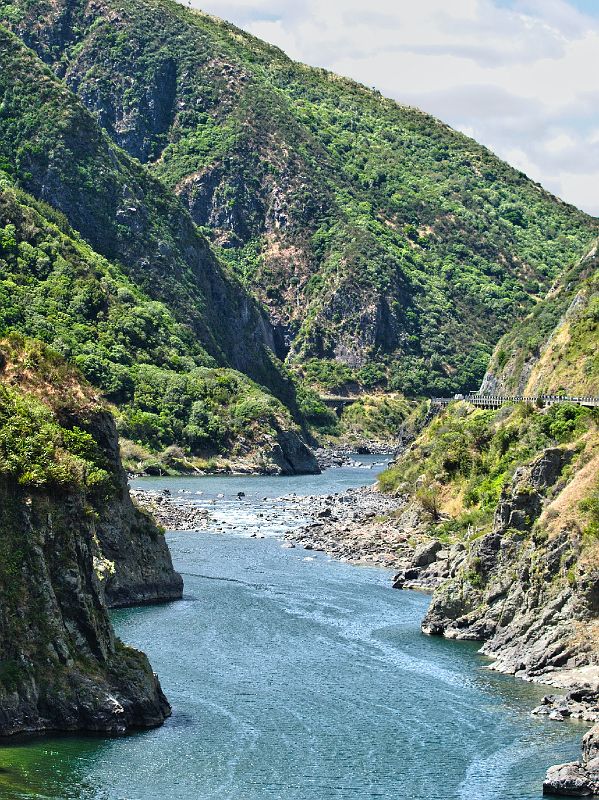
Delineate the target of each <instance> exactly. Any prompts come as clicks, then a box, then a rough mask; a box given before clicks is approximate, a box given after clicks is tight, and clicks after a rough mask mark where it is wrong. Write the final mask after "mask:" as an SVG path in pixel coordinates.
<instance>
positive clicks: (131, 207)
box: [0, 29, 316, 471]
mask: <svg viewBox="0 0 599 800" xmlns="http://www.w3.org/2000/svg"><path fill="white" fill-rule="evenodd" d="M0 44H1V47H0V64H1V65H2V69H1V70H0V96H1V97H2V103H1V106H0V154H1V155H0V299H1V303H0V332H1V333H2V334H5V333H7V332H9V331H12V330H18V331H21V332H23V333H26V334H27V335H29V336H33V337H37V338H39V339H41V340H42V341H45V342H47V343H49V344H51V345H52V346H53V347H54V348H55V349H56V350H57V351H58V352H59V353H61V354H62V355H63V356H64V357H66V358H68V359H69V360H70V361H71V362H72V363H74V364H75V365H76V366H77V367H78V368H79V369H80V370H81V372H82V373H83V374H84V375H85V377H86V378H87V379H88V380H90V381H91V382H92V383H93V384H94V385H95V386H97V387H98V388H99V389H101V390H102V392H103V394H104V395H105V397H106V398H107V399H109V400H110V401H111V402H113V403H115V404H116V405H117V406H118V408H119V409H120V414H119V430H120V433H121V435H122V436H124V437H126V438H129V439H132V440H134V441H136V442H138V443H140V444H142V445H144V447H145V448H149V449H150V450H152V451H154V452H156V451H158V452H161V451H168V448H172V447H173V446H176V447H178V448H183V451H182V452H181V451H180V449H179V450H175V451H173V452H170V451H169V452H167V455H166V462H170V466H171V467H173V468H181V467H184V466H185V465H186V460H185V453H187V454H189V455H191V456H196V455H203V456H211V455H219V454H223V453H233V454H236V455H239V456H245V455H247V453H248V452H253V453H254V456H255V458H259V459H262V460H263V461H264V464H265V467H266V468H268V467H269V466H272V467H273V468H281V469H283V471H293V470H294V469H296V468H297V469H308V470H314V469H315V468H316V466H315V462H314V461H313V460H311V459H310V458H309V457H308V454H307V451H306V450H305V448H304V446H303V444H302V443H301V441H300V439H299V435H301V430H300V427H299V426H298V424H297V423H296V422H295V421H294V420H293V415H294V414H295V415H296V417H298V418H299V412H298V411H297V407H296V402H295V391H294V387H293V384H292V383H291V381H290V379H289V377H288V376H287V375H286V373H285V370H284V368H283V366H282V365H281V363H280V362H278V361H277V359H276V357H275V356H274V354H273V352H272V350H271V348H272V347H273V333H272V328H271V326H270V324H269V322H268V320H267V318H266V316H265V315H264V313H263V312H261V310H260V309H259V308H258V306H257V305H256V303H255V302H254V301H253V300H252V299H251V298H250V297H249V296H248V294H247V293H246V291H245V290H244V289H243V287H242V286H241V285H240V284H239V283H238V282H237V281H236V279H235V278H234V277H231V276H229V275H227V274H226V269H224V268H223V267H222V265H220V264H219V262H218V260H217V258H216V257H215V256H214V255H213V253H212V252H211V250H210V247H209V245H208V243H207V242H206V240H205V239H204V237H203V236H202V235H201V234H200V233H199V232H198V231H197V230H196V229H195V227H194V225H193V222H192V221H191V219H190V218H189V216H188V214H187V213H186V212H185V210H184V209H183V207H182V206H180V204H179V203H178V201H177V200H176V198H174V197H171V196H170V195H169V193H168V190H166V189H165V188H164V187H163V186H162V185H161V184H160V183H159V182H158V181H157V180H155V179H153V178H152V177H151V176H150V175H149V174H148V173H147V171H146V170H145V169H144V168H143V167H142V166H141V165H140V164H139V163H137V162H135V161H134V160H133V159H131V158H130V157H128V156H127V155H126V154H125V153H124V152H122V151H120V150H119V149H118V148H117V147H116V146H115V145H114V144H113V143H112V142H111V141H110V140H109V139H108V137H107V136H106V135H105V134H103V133H102V132H101V131H100V129H99V127H98V125H97V123H96V122H95V120H94V118H93V117H92V116H91V115H90V114H89V113H88V112H87V111H86V110H85V109H84V108H83V106H82V105H81V104H80V103H79V101H78V100H77V99H76V97H75V96H74V95H73V94H72V93H71V92H70V91H69V90H68V89H66V88H65V87H64V86H62V85H61V83H60V82H59V81H58V80H57V79H56V78H55V77H54V76H53V75H52V73H51V72H49V71H48V70H47V68H45V67H44V66H43V65H42V63H41V62H40V61H39V60H38V59H37V58H36V56H35V55H34V54H33V53H31V51H28V50H27V49H26V48H25V47H24V46H23V44H22V43H21V42H20V41H19V39H18V38H17V37H15V36H13V35H12V34H10V33H9V32H7V31H6V30H3V29H0ZM23 187H24V188H26V189H27V190H28V191H24V188H23ZM100 253H101V254H102V255H100ZM233 366H235V367H237V368H239V369H240V370H243V372H244V373H246V374H242V373H240V372H237V371H235V370H234V369H231V367H233ZM252 377H253V378H254V379H256V381H258V383H256V382H254V381H253V380H252ZM269 389H270V390H271V391H272V392H273V393H274V394H275V395H279V397H280V398H282V399H281V400H279V399H277V398H276V397H275V396H273V394H270V393H269V391H268V390H269ZM284 403H285V404H286V405H284ZM273 455H274V460H273V458H272V457H271V456H273ZM255 458H254V461H255ZM155 461H156V459H155V458H150V459H149V460H148V453H147V450H146V451H142V453H141V456H140V457H138V458H137V466H138V467H139V468H142V469H143V468H145V467H146V466H149V464H150V463H151V462H155ZM166 462H160V461H159V462H157V463H158V467H159V468H164V467H165V466H169V463H166ZM261 463H262V462H261ZM187 466H188V467H189V464H187Z"/></svg>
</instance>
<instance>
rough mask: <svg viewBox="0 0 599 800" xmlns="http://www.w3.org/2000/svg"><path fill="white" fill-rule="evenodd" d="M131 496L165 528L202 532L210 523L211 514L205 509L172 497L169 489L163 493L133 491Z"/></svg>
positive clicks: (141, 490) (136, 503) (142, 490)
mask: <svg viewBox="0 0 599 800" xmlns="http://www.w3.org/2000/svg"><path fill="white" fill-rule="evenodd" d="M130 494H131V498H132V500H133V502H134V503H135V505H136V506H138V508H141V509H143V510H144V511H147V512H149V513H150V514H152V516H153V517H154V519H155V520H156V522H157V523H158V524H159V525H161V526H162V527H163V528H167V529H170V530H177V531H202V530H206V529H207V528H208V525H209V523H210V513H209V512H208V511H207V510H206V509H205V508H198V506H197V505H195V504H194V503H191V502H189V501H186V500H184V499H182V498H180V497H177V498H174V497H172V496H171V493H170V491H169V490H168V489H164V490H163V491H162V492H154V491H147V490H145V489H131V490H130Z"/></svg>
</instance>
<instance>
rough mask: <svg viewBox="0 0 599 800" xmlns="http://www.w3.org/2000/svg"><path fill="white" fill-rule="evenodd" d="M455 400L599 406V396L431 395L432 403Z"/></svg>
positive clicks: (477, 403) (488, 404)
mask: <svg viewBox="0 0 599 800" xmlns="http://www.w3.org/2000/svg"><path fill="white" fill-rule="evenodd" d="M455 400H463V401H464V402H466V403H471V404H472V405H473V406H478V407H479V408H500V407H501V406H503V405H506V404H507V403H532V404H533V405H537V406H553V405H556V404H557V403H574V405H577V406H585V407H586V408H599V397H571V396H569V395H555V394H540V395H534V396H530V395H520V394H513V395H499V394H466V395H462V394H456V395H454V396H453V397H431V404H432V405H436V406H448V405H449V404H450V403H453V402H454V401H455Z"/></svg>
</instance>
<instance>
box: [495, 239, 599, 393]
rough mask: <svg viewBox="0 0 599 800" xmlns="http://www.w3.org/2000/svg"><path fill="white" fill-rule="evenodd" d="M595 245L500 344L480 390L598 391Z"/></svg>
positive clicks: (598, 312) (598, 264)
mask: <svg viewBox="0 0 599 800" xmlns="http://www.w3.org/2000/svg"><path fill="white" fill-rule="evenodd" d="M598 341H599V259H598V257H597V243H595V244H594V245H593V246H592V247H591V249H590V250H589V251H588V252H587V253H586V254H585V256H584V257H583V258H582V259H581V260H580V261H579V262H578V263H577V264H575V266H573V267H572V268H571V269H569V270H567V271H566V272H565V273H564V274H563V275H560V277H559V279H558V281H556V283H555V284H554V285H553V286H552V288H551V290H550V291H549V293H548V294H547V296H546V297H545V298H544V299H543V300H541V301H540V302H539V303H538V304H537V305H536V306H535V308H534V309H533V311H532V312H531V313H530V315H529V316H528V317H527V318H526V319H525V320H524V321H523V322H522V323H521V324H519V325H517V326H515V327H514V328H513V329H512V330H511V331H509V332H508V333H507V334H506V335H505V336H504V337H503V339H501V341H500V342H499V344H498V346H497V348H496V349H495V352H494V354H493V358H492V360H491V363H490V365H489V369H488V371H487V373H486V375H485V378H484V381H483V385H482V391H485V392H491V393H500V394H525V395H537V394H558V393H569V394H571V395H593V396H595V395H597V394H598V393H599V351H598V350H597V343H598Z"/></svg>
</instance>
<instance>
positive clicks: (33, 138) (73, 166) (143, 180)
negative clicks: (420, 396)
mask: <svg viewBox="0 0 599 800" xmlns="http://www.w3.org/2000/svg"><path fill="white" fill-rule="evenodd" d="M0 98H1V99H0V167H2V169H4V171H5V172H7V173H8V175H9V176H10V177H11V178H12V179H13V181H14V182H15V183H16V184H17V185H18V186H19V188H21V189H24V190H25V191H27V192H28V193H29V194H30V195H33V196H34V197H35V198H36V199H37V200H42V201H44V202H46V203H48V204H49V205H51V206H52V207H53V208H54V209H56V210H58V211H60V212H62V214H64V216H65V217H66V218H67V220H68V222H69V224H70V226H71V227H72V228H73V229H74V230H76V231H77V232H78V233H79V234H80V235H81V236H82V237H84V238H85V239H86V240H87V242H89V244H90V245H91V246H92V247H93V248H94V250H95V251H96V252H97V253H99V254H101V255H103V256H104V257H105V258H107V259H109V260H110V261H112V262H117V263H118V264H119V267H120V269H121V271H122V272H123V273H124V274H125V275H126V276H127V277H128V278H129V279H130V280H131V281H132V282H133V283H135V285H136V286H137V287H138V288H139V289H140V290H141V291H142V292H144V293H145V295H146V296H147V297H148V298H149V299H151V300H154V301H158V302H161V303H164V304H165V305H167V306H168V308H169V310H170V313H171V315H172V317H173V319H174V320H175V321H176V322H177V323H178V324H179V326H180V329H179V330H180V332H181V330H182V328H185V329H187V332H186V336H185V338H186V348H187V349H188V350H190V356H191V357H192V358H194V357H195V358H196V360H197V358H198V357H200V355H203V356H204V363H205V364H206V365H211V366H227V367H233V368H235V369H239V370H241V371H243V372H246V373H247V374H248V375H250V377H252V378H254V379H256V380H258V381H259V382H260V383H262V384H264V385H267V386H269V387H271V388H272V389H273V391H275V392H277V393H278V394H279V395H281V396H282V397H284V398H285V399H286V400H287V401H288V402H289V404H290V405H292V404H293V389H292V386H291V384H290V382H289V381H288V379H287V378H286V377H285V375H284V374H283V372H282V370H281V368H280V366H279V365H278V364H277V363H276V361H275V359H274V358H273V357H272V353H271V349H270V348H269V345H272V339H273V334H272V330H271V328H270V325H269V323H268V320H267V319H266V318H265V316H264V315H263V313H262V312H261V311H260V309H259V308H258V306H257V305H256V304H255V303H254V302H253V301H252V300H251V298H250V297H249V296H248V295H247V293H246V292H245V290H244V289H243V288H242V287H241V285H240V284H239V283H238V282H237V281H236V280H235V279H234V278H232V277H231V276H229V275H228V274H227V272H226V270H224V269H223V268H222V266H221V265H220V264H219V262H218V260H217V259H216V258H215V256H214V254H213V253H212V251H211V249H210V246H209V245H208V242H207V241H206V239H205V238H204V237H203V236H202V235H201V234H200V233H199V232H198V230H197V229H196V227H195V226H194V224H193V222H192V220H191V218H190V217H189V214H187V213H186V212H185V210H184V208H183V207H182V205H181V204H180V203H179V202H178V201H177V199H176V198H175V197H174V196H173V195H172V194H171V193H170V192H168V191H167V190H166V189H165V188H164V187H163V185H162V184H161V183H160V182H159V181H158V180H156V179H155V178H152V177H151V176H150V174H149V173H148V171H147V170H146V169H145V168H144V167H142V166H141V165H140V164H139V162H137V161H136V160H134V159H132V158H131V157H129V156H128V155H127V154H126V153H125V152H123V151H122V150H120V149H119V148H118V147H116V146H115V145H114V144H113V143H112V142H111V141H110V139H109V138H108V137H107V136H106V135H105V134H104V133H103V132H102V131H101V129H100V127H99V126H98V124H97V122H96V120H95V119H94V117H93V116H92V115H91V114H89V112H87V111H86V110H85V108H84V107H83V105H82V104H81V103H80V101H79V100H77V98H76V97H75V95H73V94H72V93H71V92H70V91H69V90H68V89H67V88H66V87H65V85H64V84H63V83H61V81H59V80H58V79H57V78H55V76H54V75H53V74H52V73H51V72H50V70H48V68H47V67H44V65H43V64H42V63H41V62H40V61H39V59H37V58H36V56H35V55H34V54H33V53H32V52H31V51H30V50H28V49H27V48H26V47H25V46H24V45H23V44H22V42H21V41H20V40H19V39H18V38H17V37H16V36H13V35H12V34H10V33H9V32H8V31H6V30H5V29H0ZM202 351H203V353H202Z"/></svg>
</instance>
